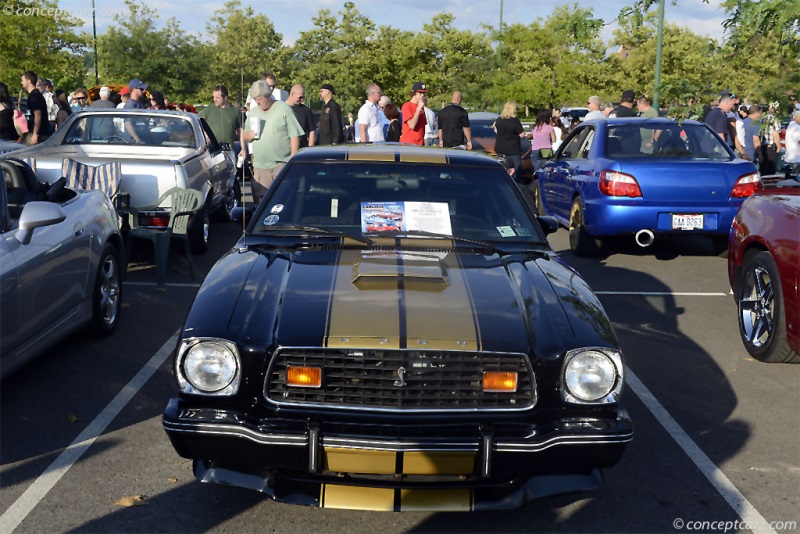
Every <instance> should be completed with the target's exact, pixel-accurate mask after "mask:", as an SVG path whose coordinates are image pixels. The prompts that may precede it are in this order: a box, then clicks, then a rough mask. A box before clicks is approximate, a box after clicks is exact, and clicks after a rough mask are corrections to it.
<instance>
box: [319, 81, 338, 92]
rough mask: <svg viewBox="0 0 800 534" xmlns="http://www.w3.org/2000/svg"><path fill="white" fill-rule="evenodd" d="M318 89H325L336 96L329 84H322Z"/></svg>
mask: <svg viewBox="0 0 800 534" xmlns="http://www.w3.org/2000/svg"><path fill="white" fill-rule="evenodd" d="M320 89H327V90H328V91H330V92H331V93H332V94H334V95H335V94H336V91H334V90H333V86H332V85H331V84H329V83H323V84H322V86H321V87H320Z"/></svg>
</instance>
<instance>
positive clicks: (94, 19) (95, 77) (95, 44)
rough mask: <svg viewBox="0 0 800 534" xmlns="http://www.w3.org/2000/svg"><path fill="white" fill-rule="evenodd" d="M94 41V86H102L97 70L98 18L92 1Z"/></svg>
mask: <svg viewBox="0 0 800 534" xmlns="http://www.w3.org/2000/svg"><path fill="white" fill-rule="evenodd" d="M92 36H93V38H92V41H93V42H94V84H95V85H100V73H99V71H98V70H97V18H96V17H95V13H94V0H92Z"/></svg>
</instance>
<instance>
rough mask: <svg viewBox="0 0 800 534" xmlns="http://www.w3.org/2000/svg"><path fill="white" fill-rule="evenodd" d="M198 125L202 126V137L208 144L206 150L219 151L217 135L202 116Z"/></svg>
mask: <svg viewBox="0 0 800 534" xmlns="http://www.w3.org/2000/svg"><path fill="white" fill-rule="evenodd" d="M200 125H201V126H202V127H203V137H204V138H205V140H206V144H208V151H209V152H211V153H212V154H213V153H215V152H219V151H220V150H221V148H220V145H219V142H218V141H217V137H216V136H215V135H214V132H213V131H212V130H211V127H210V126H209V125H208V123H207V122H206V120H205V119H203V118H201V119H200Z"/></svg>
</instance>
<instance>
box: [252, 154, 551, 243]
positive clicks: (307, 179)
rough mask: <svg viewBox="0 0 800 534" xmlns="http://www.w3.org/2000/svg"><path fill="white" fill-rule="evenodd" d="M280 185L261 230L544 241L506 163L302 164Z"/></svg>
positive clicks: (266, 206)
mask: <svg viewBox="0 0 800 534" xmlns="http://www.w3.org/2000/svg"><path fill="white" fill-rule="evenodd" d="M274 187H275V189H274V192H273V194H272V195H271V196H270V197H269V198H268V199H266V200H265V201H264V202H263V203H262V204H261V210H262V212H261V213H259V214H257V215H256V217H255V218H256V221H255V222H254V224H253V227H252V231H253V232H254V233H259V232H262V231H263V232H267V231H273V230H274V228H270V229H266V230H265V228H266V227H280V226H293V225H294V226H314V227H317V228H325V229H332V230H337V231H343V232H347V233H350V234H353V235H359V234H377V233H380V232H383V231H405V230H408V231H413V230H423V231H430V232H434V233H440V234H446V235H452V236H457V237H464V238H472V239H480V240H484V241H491V240H499V241H515V240H523V241H525V242H529V241H535V242H541V241H540V238H539V233H538V231H537V229H536V227H535V223H534V222H533V221H532V220H531V219H530V216H529V215H528V212H527V211H526V210H525V209H524V207H523V205H522V200H521V197H520V196H519V195H518V194H516V193H515V189H514V187H515V186H514V185H513V184H512V183H511V182H510V180H509V177H508V174H507V173H506V172H505V170H504V169H503V168H502V167H491V168H489V167H470V166H457V165H452V164H451V165H447V166H444V165H419V164H413V163H407V164H402V163H400V164H397V163H386V164H381V163H365V164H352V163H326V164H323V165H320V164H319V163H314V164H311V163H295V164H291V165H289V166H288V167H287V168H286V170H285V171H284V174H283V176H282V177H281V179H280V181H279V182H277V183H276V185H275V186H274Z"/></svg>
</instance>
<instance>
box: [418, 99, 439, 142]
mask: <svg viewBox="0 0 800 534" xmlns="http://www.w3.org/2000/svg"><path fill="white" fill-rule="evenodd" d="M422 100H423V102H425V137H424V139H425V146H433V145H434V144H435V145H438V144H439V125H438V123H437V122H436V114H435V113H434V112H433V110H432V109H431V108H429V107H428V96H427V95H425V96H423V97H422Z"/></svg>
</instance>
